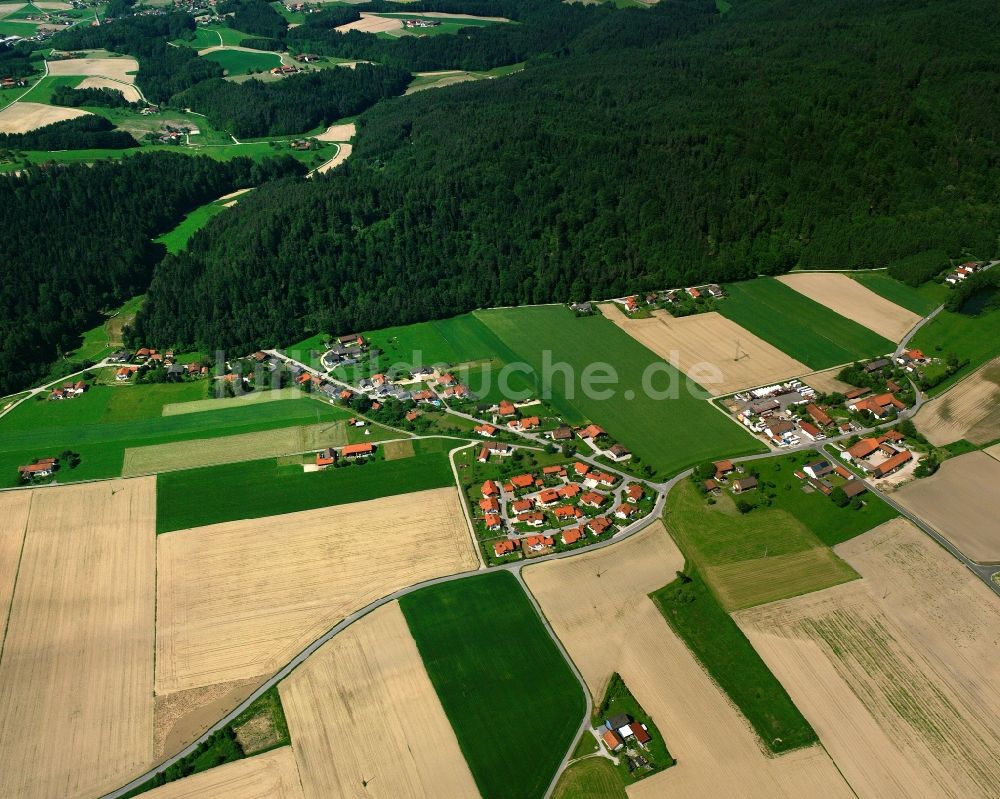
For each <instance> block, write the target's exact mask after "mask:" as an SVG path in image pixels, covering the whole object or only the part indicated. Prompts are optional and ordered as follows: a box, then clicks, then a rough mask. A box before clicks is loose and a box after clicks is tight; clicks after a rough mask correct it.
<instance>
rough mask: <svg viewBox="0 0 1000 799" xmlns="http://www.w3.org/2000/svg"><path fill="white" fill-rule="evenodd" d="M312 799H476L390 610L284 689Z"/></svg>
mask: <svg viewBox="0 0 1000 799" xmlns="http://www.w3.org/2000/svg"><path fill="white" fill-rule="evenodd" d="M280 690H281V701H282V703H283V705H284V707H285V714H286V716H287V718H288V727H289V731H290V732H291V735H292V741H293V743H294V747H295V756H296V759H297V761H298V764H299V773H300V775H301V777H302V785H303V789H304V794H305V797H306V799H326V798H327V797H333V796H345V797H346V796H354V795H356V794H357V792H358V787H359V786H360V785H362V783H363V781H367V782H368V786H367V787H366V789H365V790H364V795H365V796H366V797H385V798H386V799H399V798H402V797H413V799H418V798H420V797H427V799H432V797H449V799H451V797H455V799H458V798H459V797H478V796H479V792H478V791H477V790H476V784H475V782H474V781H473V779H472V774H471V773H470V771H469V767H468V766H467V765H466V763H465V759H464V757H463V756H462V752H461V750H460V749H459V747H458V740H457V739H456V738H455V733H454V732H453V731H452V728H451V724H450V723H449V722H448V718H447V717H446V716H445V713H444V708H442V707H441V702H440V701H439V700H438V697H437V693H436V692H435V690H434V686H433V685H431V681H430V679H429V678H428V676H427V672H426V670H425V669H424V663H423V660H422V659H421V657H420V653H419V652H418V651H417V645H416V644H415V643H414V641H413V638H412V636H411V635H410V631H409V629H408V627H407V625H406V620H405V619H404V618H403V614H402V612H401V611H400V609H399V605H398V604H397V603H396V602H393V603H391V604H388V605H384V606H383V607H381V608H379V609H378V610H376V611H374V612H373V613H371V614H370V615H368V616H366V617H365V618H364V619H362V620H361V621H359V622H356V623H355V624H353V625H351V626H350V627H348V628H347V630H345V631H344V632H342V633H341V634H340V635H338V636H337V637H336V638H334V639H333V640H332V641H330V643H328V644H326V645H324V646H323V648H322V649H320V650H319V651H318V652H316V653H315V654H313V655H312V656H311V657H310V658H309V660H307V661H306V662H305V663H304V664H303V665H302V666H300V667H299V668H298V669H296V670H295V671H294V672H293V673H292V675H291V676H290V677H289V678H288V679H287V680H286V681H285V682H283V683H281V687H280Z"/></svg>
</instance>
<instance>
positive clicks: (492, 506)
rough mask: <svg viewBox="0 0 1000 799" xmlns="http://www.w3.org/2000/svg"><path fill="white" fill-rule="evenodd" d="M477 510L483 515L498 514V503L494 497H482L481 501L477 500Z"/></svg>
mask: <svg viewBox="0 0 1000 799" xmlns="http://www.w3.org/2000/svg"><path fill="white" fill-rule="evenodd" d="M479 510H481V511H483V512H484V513H499V512H500V503H499V502H498V501H497V500H496V498H495V497H483V499H481V500H479Z"/></svg>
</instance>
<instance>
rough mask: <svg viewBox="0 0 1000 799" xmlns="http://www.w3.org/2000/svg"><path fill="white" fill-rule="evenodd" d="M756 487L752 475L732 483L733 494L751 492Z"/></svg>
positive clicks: (754, 478)
mask: <svg viewBox="0 0 1000 799" xmlns="http://www.w3.org/2000/svg"><path fill="white" fill-rule="evenodd" d="M756 487H757V478H756V477H754V476H753V475H750V476H749V477H742V478H740V479H739V480H734V481H733V493H734V494H742V493H743V492H744V491H753V490H754V489H755V488H756Z"/></svg>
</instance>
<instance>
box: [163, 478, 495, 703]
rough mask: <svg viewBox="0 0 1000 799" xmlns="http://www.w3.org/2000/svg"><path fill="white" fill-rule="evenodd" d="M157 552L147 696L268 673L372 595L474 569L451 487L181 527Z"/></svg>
mask: <svg viewBox="0 0 1000 799" xmlns="http://www.w3.org/2000/svg"><path fill="white" fill-rule="evenodd" d="M351 468H352V469H358V471H359V472H361V471H364V470H365V469H367V468H369V467H351ZM157 552H158V560H157V597H158V603H157V629H156V641H157V653H156V690H157V693H165V692H169V691H177V690H183V689H186V688H194V687H197V686H202V685H211V684H214V683H220V682H228V681H231V680H238V679H244V678H249V677H255V676H258V675H268V674H273V673H274V672H276V671H277V670H278V669H279V668H280V667H281V666H283V665H284V664H285V663H287V662H288V661H289V660H291V659H292V657H293V656H294V655H295V654H297V653H298V652H300V651H301V650H302V649H304V648H305V646H306V645H307V644H309V643H310V642H312V641H313V640H315V639H316V638H317V637H318V636H319V634H320V633H322V632H323V631H324V630H326V629H328V628H330V627H332V626H333V625H334V624H335V623H336V622H337V621H339V620H340V619H342V618H343V617H344V616H347V615H348V614H350V613H352V612H353V611H355V610H357V609H359V608H362V607H364V606H365V605H367V604H369V603H370V602H372V601H374V600H376V599H378V598H379V597H383V596H385V595H386V594H390V593H392V592H393V591H395V590H396V589H398V588H403V587H405V586H408V585H413V584H414V583H419V582H421V581H423V580H427V579H429V578H431V577H440V576H442V575H446V574H454V573H456V572H463V571H469V570H471V569H475V568H476V566H477V565H478V561H477V558H476V555H475V553H474V552H473V550H472V545H471V541H470V539H469V532H468V529H467V528H466V525H465V520H464V517H463V515H462V509H461V505H460V498H459V496H458V492H457V490H456V489H454V488H441V489H434V490H431V491H421V492H419V493H414V494H403V495H399V496H395V497H388V498H385V499H377V500H371V501H368V502H357V503H353V504H350V505H339V506H336V507H332V508H321V509H319V510H313V511H302V512H300V513H290V514H286V515H283V516H272V517H269V518H261V519H253V520H246V521H239V522H227V523H223V524H216V525H212V526H210V527H201V528H197V529H193V530H182V531H178V532H174V533H169V534H167V535H161V536H160V537H159V539H158V540H157Z"/></svg>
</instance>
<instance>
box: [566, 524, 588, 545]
mask: <svg viewBox="0 0 1000 799" xmlns="http://www.w3.org/2000/svg"><path fill="white" fill-rule="evenodd" d="M586 534H587V531H586V528H584V527H573V528H571V529H569V530H565V531H563V534H562V536H560V537H561V539H562V542H563V543H564V544H566V545H569V544H575V543H576V542H577V541H580V540H581V539H583V537H584V536H585V535H586Z"/></svg>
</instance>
